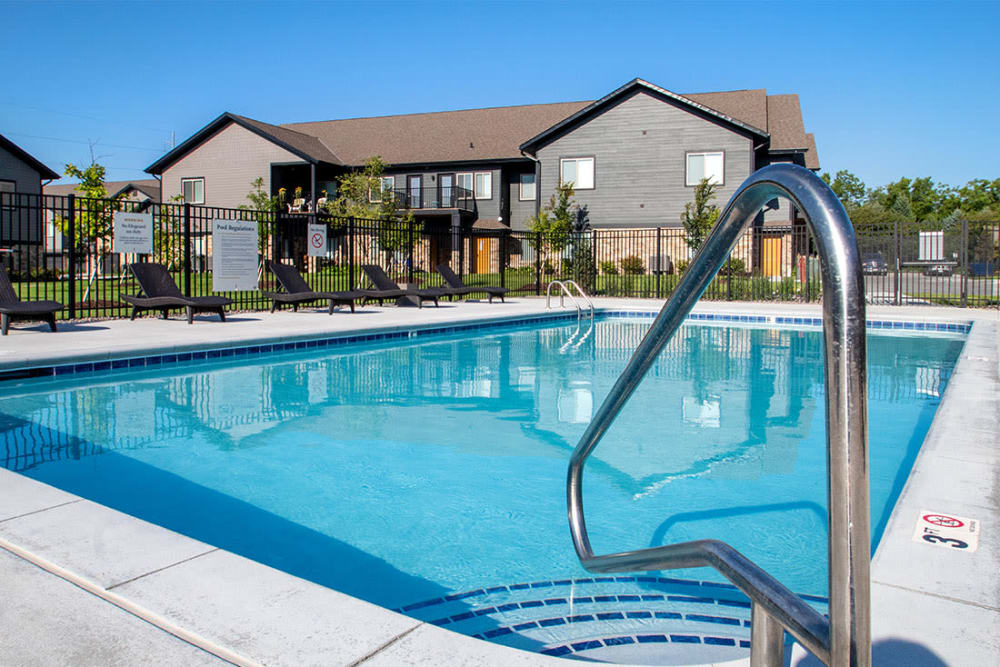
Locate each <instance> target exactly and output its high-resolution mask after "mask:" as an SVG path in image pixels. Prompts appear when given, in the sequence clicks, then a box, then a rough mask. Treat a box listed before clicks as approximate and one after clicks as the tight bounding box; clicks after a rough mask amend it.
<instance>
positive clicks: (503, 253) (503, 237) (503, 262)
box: [497, 230, 510, 287]
mask: <svg viewBox="0 0 1000 667" xmlns="http://www.w3.org/2000/svg"><path fill="white" fill-rule="evenodd" d="M508 239H510V231H509V230H504V231H502V232H500V242H499V243H498V244H497V245H499V246H500V248H499V249H498V250H497V252H498V253H500V256H499V257H497V268H498V269H500V287H506V286H507V275H506V274H507V243H508Z"/></svg>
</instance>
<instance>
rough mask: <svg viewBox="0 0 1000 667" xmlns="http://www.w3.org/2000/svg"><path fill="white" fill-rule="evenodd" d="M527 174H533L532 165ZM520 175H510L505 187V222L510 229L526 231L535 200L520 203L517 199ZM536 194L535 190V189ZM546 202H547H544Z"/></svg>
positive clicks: (532, 213) (533, 210)
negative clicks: (507, 216)
mask: <svg viewBox="0 0 1000 667" xmlns="http://www.w3.org/2000/svg"><path fill="white" fill-rule="evenodd" d="M527 173H534V165H532V170H531V171H530V172H527ZM520 185H521V180H520V174H512V180H511V182H510V184H509V185H508V186H507V187H509V188H510V190H509V192H510V199H509V201H510V220H507V221H505V222H507V223H508V225H509V226H510V228H511V229H518V230H521V229H527V228H528V218H530V217H531V216H533V215H535V200H534V199H532V200H530V201H520V200H519V199H518V197H519V196H520V192H521V189H520ZM536 193H537V189H536ZM546 201H547V200H546Z"/></svg>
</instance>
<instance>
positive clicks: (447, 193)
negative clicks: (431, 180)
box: [438, 174, 455, 208]
mask: <svg viewBox="0 0 1000 667" xmlns="http://www.w3.org/2000/svg"><path fill="white" fill-rule="evenodd" d="M454 185H455V174H438V201H439V202H441V203H440V204H439V206H440V207H441V208H455V202H454V200H453V189H452V186H454Z"/></svg>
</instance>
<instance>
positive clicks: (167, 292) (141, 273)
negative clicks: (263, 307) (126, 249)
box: [121, 262, 233, 324]
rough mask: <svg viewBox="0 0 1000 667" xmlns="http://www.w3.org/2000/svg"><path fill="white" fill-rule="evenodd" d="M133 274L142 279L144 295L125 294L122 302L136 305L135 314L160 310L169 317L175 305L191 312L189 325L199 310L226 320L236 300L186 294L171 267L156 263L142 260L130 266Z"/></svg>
mask: <svg viewBox="0 0 1000 667" xmlns="http://www.w3.org/2000/svg"><path fill="white" fill-rule="evenodd" d="M129 268H130V269H132V275H134V276H135V279H136V280H138V281H139V291H140V294H141V295H136V296H130V295H128V294H122V297H121V298H122V301H125V302H126V303H129V304H131V305H132V317H131V319H133V320H134V319H135V316H136V315H138V314H139V312H140V311H143V310H158V311H160V312H161V313H162V314H163V319H167V311H169V310H170V309H171V308H183V309H185V310H186V311H187V321H188V324H191V323H192V322H194V314H195V313H197V312H212V313H218V314H219V319H220V320H222V321H223V322H225V321H226V314H225V313H224V312H223V310H222V309H223V308H225V307H226V306H228V305H229V304H231V303H232V302H233V300H232V299H229V298H227V297H224V296H184V295H183V294H181V291H180V290H179V289H178V288H177V283H175V282H174V279H173V277H172V276H171V275H170V272H169V271H167V267H165V266H163V265H162V264H154V263H152V262H149V263H145V262H138V263H136V264H131V265H129Z"/></svg>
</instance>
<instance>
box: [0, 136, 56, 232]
mask: <svg viewBox="0 0 1000 667" xmlns="http://www.w3.org/2000/svg"><path fill="white" fill-rule="evenodd" d="M56 178H59V174H57V173H56V172H54V171H52V170H51V169H49V168H48V167H46V166H45V165H44V164H42V163H41V162H39V161H38V160H37V159H36V158H34V157H32V156H31V155H30V154H29V153H28V152H27V151H25V150H24V149H23V148H21V147H20V146H18V145H17V144H15V143H14V142H13V141H11V140H10V139H7V138H6V137H4V136H3V135H0V245H9V244H13V243H37V242H39V241H40V240H41V236H42V234H41V223H40V222H39V220H40V218H39V215H38V211H37V209H34V210H32V209H25V208H14V207H13V203H14V202H13V197H12V195H14V194H19V195H40V194H41V193H42V181H47V180H52V179H56ZM5 198H6V200H7V201H4V199H5ZM35 206H37V203H36V204H35Z"/></svg>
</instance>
